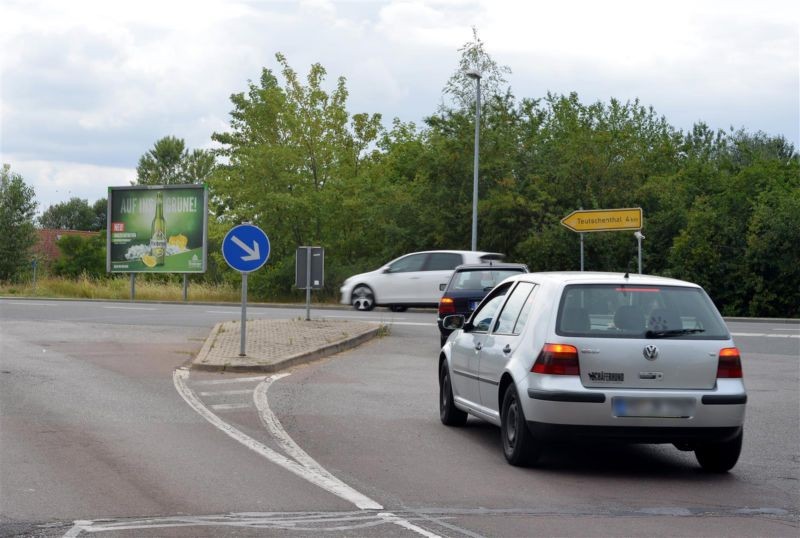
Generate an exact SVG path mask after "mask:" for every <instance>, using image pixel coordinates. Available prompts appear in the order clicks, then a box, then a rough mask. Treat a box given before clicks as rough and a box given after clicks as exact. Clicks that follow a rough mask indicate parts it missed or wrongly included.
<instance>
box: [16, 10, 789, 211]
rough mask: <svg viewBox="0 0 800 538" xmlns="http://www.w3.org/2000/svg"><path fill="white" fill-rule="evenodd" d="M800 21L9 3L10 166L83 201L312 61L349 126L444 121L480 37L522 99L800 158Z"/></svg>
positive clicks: (213, 126)
mask: <svg viewBox="0 0 800 538" xmlns="http://www.w3.org/2000/svg"><path fill="white" fill-rule="evenodd" d="M798 5H800V4H797V3H796V2H789V1H788V0H787V1H783V0H765V1H762V2H759V3H757V4H756V3H753V2H751V1H743V0H728V1H705V2H691V1H688V0H674V1H671V2H669V3H667V2H641V1H633V0H615V1H612V2H596V1H589V0H585V1H576V0H573V1H569V0H566V1H563V2H549V3H548V2H528V1H522V0H520V1H512V0H473V1H462V0H387V1H380V2H369V1H364V2H350V1H334V0H303V1H301V2H294V3H291V2H289V3H287V2H261V1H247V0H239V1H236V0H230V1H223V0H201V1H191V2H189V1H163V0H145V1H140V2H135V3H125V2H122V3H119V2H104V1H87V0H71V1H70V2H62V1H60V0H51V1H29V0H4V1H3V2H2V3H0V19H2V20H3V32H2V33H0V69H1V72H0V75H2V91H1V92H0V112H2V120H1V121H2V124H0V136H1V138H0V145H2V148H0V149H1V150H2V152H3V153H4V154H6V155H13V156H14V157H15V160H13V161H12V162H11V164H12V166H14V167H15V168H19V167H20V166H25V167H27V168H26V171H27V174H25V176H26V178H29V176H30V175H35V176H36V182H37V184H39V185H40V187H41V188H40V189H37V192H39V191H41V190H44V191H47V192H55V190H56V189H55V188H54V186H55V185H56V183H55V181H56V179H55V178H60V179H58V181H61V182H62V183H58V185H61V186H66V183H63V182H66V181H73V182H75V183H74V184H75V186H76V190H77V189H80V188H84V186H83V185H82V184H81V183H80V181H81V179H80V177H82V175H85V174H88V175H91V176H92V177H96V178H103V177H122V176H123V175H124V174H126V173H127V174H128V176H125V177H129V178H130V179H132V175H133V172H132V170H133V168H134V167H135V166H136V163H137V161H138V159H139V157H140V156H141V155H142V154H143V153H145V152H146V151H147V150H148V149H150V148H151V147H152V145H153V143H154V142H155V141H156V140H158V139H159V138H161V137H163V136H166V135H173V136H178V137H180V138H184V139H185V140H186V142H187V145H188V146H189V147H190V148H194V147H209V146H211V140H210V137H211V133H212V132H214V131H222V130H225V129H226V128H227V122H228V119H229V118H228V114H229V112H230V110H231V104H230V102H229V99H228V98H229V96H230V94H231V93H234V92H240V91H244V90H246V85H247V80H248V79H251V80H255V81H257V80H258V78H259V76H260V73H261V69H262V67H265V66H266V67H269V68H271V69H273V70H277V69H278V66H277V64H276V62H275V60H274V54H275V53H276V52H278V51H280V52H283V53H285V54H286V56H287V58H288V60H289V63H290V65H291V66H292V67H293V68H294V69H295V70H296V71H297V72H298V74H299V75H300V76H301V77H304V76H305V74H306V73H307V70H308V67H309V65H310V64H312V63H315V62H319V63H321V64H322V65H323V66H324V67H325V68H326V69H327V71H328V83H329V87H331V88H332V87H333V86H334V84H335V79H336V77H338V76H340V75H342V76H345V77H346V78H347V81H348V82H347V86H348V90H349V91H350V100H349V103H348V106H349V109H350V110H351V111H352V112H371V113H374V112H379V113H382V114H383V116H384V118H385V119H386V121H387V123H388V122H389V121H390V120H391V118H393V117H395V116H397V117H400V119H402V120H404V121H414V122H417V123H419V121H420V120H421V119H422V118H423V117H424V116H426V115H429V114H431V113H433V112H434V111H435V110H436V107H437V106H438V104H439V102H440V100H441V98H442V97H441V90H442V87H443V86H444V84H445V82H446V80H447V79H448V77H449V76H450V75H451V73H452V72H453V71H454V70H455V69H456V67H457V64H458V52H457V49H458V48H459V47H460V46H461V45H463V44H464V43H465V42H467V41H468V40H469V39H471V36H472V30H471V27H472V26H476V27H477V28H478V30H479V35H480V37H481V39H482V40H483V41H484V42H485V44H486V47H487V50H488V51H489V53H490V54H491V55H492V56H493V57H494V59H495V60H496V61H497V62H498V63H500V64H504V65H509V66H510V67H511V68H512V70H513V74H512V76H511V77H509V81H510V83H511V84H512V89H513V91H514V94H515V95H516V96H518V97H541V96H542V95H544V94H545V92H547V91H548V90H550V91H555V92H558V93H568V92H570V91H577V92H578V93H579V94H580V96H581V98H582V99H583V100H597V99H600V100H607V99H608V98H610V97H617V98H620V99H623V100H624V99H632V98H635V97H639V98H640V99H641V101H642V102H643V103H644V104H647V105H650V104H652V105H653V106H655V108H656V110H657V112H659V113H660V114H664V115H666V116H667V119H668V120H669V121H670V122H671V123H673V124H674V125H676V126H677V127H679V128H684V129H686V128H689V127H691V125H692V123H693V122H695V121H698V120H705V121H707V122H709V123H710V124H711V126H712V127H714V128H727V127H728V126H730V125H733V126H735V127H745V128H747V129H748V130H759V129H760V130H764V131H766V132H768V133H770V134H784V135H786V136H787V137H788V138H789V139H790V140H791V141H793V142H794V143H795V144H797V143H798V139H800V132H798V121H797V120H798V101H799V100H800V99H799V98H798V83H799V82H800V81H799V80H798V77H799V75H798V72H799V69H798V22H799V21H800V13H799V10H800V8H798ZM26 163H28V164H26ZM30 163H36V164H35V165H33V164H30ZM48 163H49V164H48ZM82 166H83V167H86V168H80V167H82ZM62 167H63V169H62ZM111 171H117V172H114V173H111ZM120 171H125V172H120ZM90 172H91V173H90ZM95 172H97V173H96V174H95ZM105 172H109V175H107V176H104V173H105ZM115 174H117V175H115ZM119 174H122V175H119ZM40 175H41V177H39V176H40ZM31 179H32V178H31ZM98 180H99V179H98ZM123 183H124V182H123ZM103 188H104V187H103ZM57 190H58V191H59V194H62V189H57ZM104 195H105V194H104V192H101V193H100V196H104ZM93 196H97V195H96V194H94V195H89V194H87V195H86V197H90V198H91V197H93Z"/></svg>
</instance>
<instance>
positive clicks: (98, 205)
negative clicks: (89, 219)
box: [92, 198, 108, 231]
mask: <svg viewBox="0 0 800 538" xmlns="http://www.w3.org/2000/svg"><path fill="white" fill-rule="evenodd" d="M92 211H93V212H94V224H93V226H92V230H97V231H103V230H105V229H106V221H107V219H108V199H107V198H100V199H99V200H97V201H96V202H95V203H94V205H93V206H92Z"/></svg>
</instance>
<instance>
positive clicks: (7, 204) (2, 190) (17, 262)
mask: <svg viewBox="0 0 800 538" xmlns="http://www.w3.org/2000/svg"><path fill="white" fill-rule="evenodd" d="M35 212H36V200H35V193H34V191H33V188H31V187H29V186H28V185H26V184H25V180H24V179H23V178H22V176H21V175H19V174H17V173H15V172H12V171H11V166H9V165H7V164H4V165H3V166H2V168H0V230H2V232H0V281H7V280H12V279H17V278H19V277H20V276H21V274H22V272H23V270H25V269H26V268H28V267H30V263H31V250H32V249H33V246H34V244H36V228H35V227H34V222H33V219H34V214H35Z"/></svg>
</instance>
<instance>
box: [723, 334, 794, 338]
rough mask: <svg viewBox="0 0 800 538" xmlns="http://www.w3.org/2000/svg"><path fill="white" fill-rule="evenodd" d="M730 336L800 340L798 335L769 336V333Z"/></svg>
mask: <svg viewBox="0 0 800 538" xmlns="http://www.w3.org/2000/svg"><path fill="white" fill-rule="evenodd" d="M731 336H752V337H761V338H800V334H769V333H731Z"/></svg>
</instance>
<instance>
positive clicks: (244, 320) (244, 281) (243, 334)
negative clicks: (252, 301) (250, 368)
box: [239, 273, 247, 357]
mask: <svg viewBox="0 0 800 538" xmlns="http://www.w3.org/2000/svg"><path fill="white" fill-rule="evenodd" d="M241 329H242V330H241V338H240V340H239V356H240V357H246V356H247V354H246V353H245V343H246V342H247V273H242V327H241Z"/></svg>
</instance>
